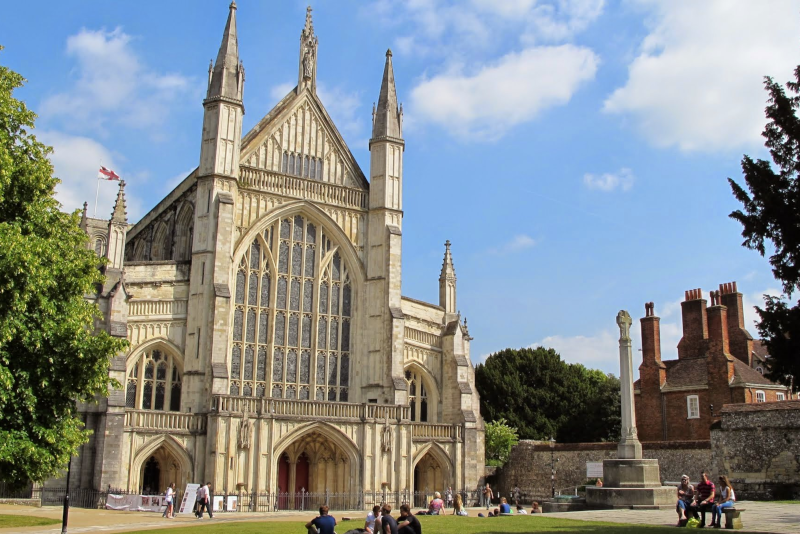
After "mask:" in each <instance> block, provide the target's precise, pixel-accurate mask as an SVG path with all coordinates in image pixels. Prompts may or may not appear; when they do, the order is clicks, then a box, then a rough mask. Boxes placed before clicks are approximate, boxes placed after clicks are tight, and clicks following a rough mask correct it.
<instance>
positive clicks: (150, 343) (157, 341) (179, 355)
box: [125, 337, 183, 369]
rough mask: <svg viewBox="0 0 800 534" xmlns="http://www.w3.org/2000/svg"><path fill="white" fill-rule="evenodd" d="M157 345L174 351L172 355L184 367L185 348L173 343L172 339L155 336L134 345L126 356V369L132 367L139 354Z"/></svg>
mask: <svg viewBox="0 0 800 534" xmlns="http://www.w3.org/2000/svg"><path fill="white" fill-rule="evenodd" d="M156 345H163V346H164V347H165V349H166V351H167V352H170V353H172V356H174V357H175V359H176V360H177V362H178V364H179V365H180V366H181V368H183V350H182V349H181V348H180V347H179V346H178V345H176V344H175V343H173V342H172V341H170V340H169V339H167V338H165V337H154V338H151V339H148V340H147V341H145V342H144V343H142V344H141V345H137V346H136V347H134V349H133V350H132V351H131V352H130V353H129V354H128V356H127V357H126V358H125V367H126V369H129V368H130V365H131V363H132V362H133V361H135V360H136V359H137V358H138V357H139V356H141V354H142V352H145V351H146V350H148V349H150V348H157V347H155V346H156Z"/></svg>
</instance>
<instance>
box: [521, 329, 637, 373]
mask: <svg viewBox="0 0 800 534" xmlns="http://www.w3.org/2000/svg"><path fill="white" fill-rule="evenodd" d="M618 338H619V332H616V333H615V332H614V331H612V330H610V329H607V330H602V331H600V332H598V333H597V334H595V335H592V336H572V337H569V336H560V335H558V336H548V337H546V338H544V339H542V340H541V341H537V342H536V343H533V344H532V345H531V347H539V346H541V347H545V348H552V349H555V351H556V352H558V353H559V354H560V355H561V359H562V360H564V361H565V362H569V363H580V364H583V365H584V366H586V367H588V368H590V369H600V370H601V371H603V372H605V373H614V374H615V375H617V376H619V341H618ZM634 360H635V357H634Z"/></svg>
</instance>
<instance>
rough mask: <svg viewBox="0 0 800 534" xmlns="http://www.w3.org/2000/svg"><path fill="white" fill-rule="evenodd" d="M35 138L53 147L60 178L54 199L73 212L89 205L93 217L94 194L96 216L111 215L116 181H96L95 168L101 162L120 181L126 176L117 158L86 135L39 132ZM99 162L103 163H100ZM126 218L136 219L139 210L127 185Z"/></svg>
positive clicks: (115, 194)
mask: <svg viewBox="0 0 800 534" xmlns="http://www.w3.org/2000/svg"><path fill="white" fill-rule="evenodd" d="M37 138H38V139H39V140H40V141H41V142H43V143H45V144H48V145H51V146H52V147H53V153H52V154H51V155H50V161H51V163H52V164H53V167H54V168H55V175H56V176H57V177H58V178H59V179H61V183H60V184H58V186H56V199H57V200H58V201H59V202H60V203H61V205H62V207H63V209H64V211H68V212H72V211H74V210H76V209H79V208H81V207H82V206H83V203H84V202H88V204H89V216H90V217H93V216H94V213H95V212H94V200H95V195H96V194H97V198H98V200H97V218H100V219H107V218H108V217H110V215H111V211H112V209H113V207H114V201H115V200H116V198H117V190H118V183H117V182H108V181H104V180H101V181H99V189H98V180H97V170H98V169H99V168H100V165H101V164H102V165H103V166H104V167H108V168H110V169H113V170H114V171H115V172H116V173H117V174H119V175H120V176H121V177H122V179H123V180H125V179H126V178H127V176H126V175H125V173H124V172H123V171H124V169H123V168H122V167H121V166H120V164H119V161H118V158H117V157H116V156H115V154H114V153H113V152H111V151H110V150H108V149H107V148H106V147H104V146H103V145H101V144H100V143H98V142H97V141H94V140H93V139H89V138H87V137H79V136H71V135H66V134H64V133H61V132H54V131H49V132H48V131H40V132H38V133H37ZM101 162H102V163H101ZM125 198H126V201H127V208H128V220H129V221H130V220H136V218H137V217H138V214H139V213H140V211H141V204H140V202H139V199H137V198H136V197H134V196H133V195H131V193H130V188H128V190H126V195H125Z"/></svg>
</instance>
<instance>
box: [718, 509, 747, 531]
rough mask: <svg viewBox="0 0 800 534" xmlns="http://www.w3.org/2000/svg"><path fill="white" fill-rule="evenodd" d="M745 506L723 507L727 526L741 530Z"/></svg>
mask: <svg viewBox="0 0 800 534" xmlns="http://www.w3.org/2000/svg"><path fill="white" fill-rule="evenodd" d="M744 511H745V508H723V509H722V512H723V513H724V514H725V528H727V529H731V530H734V529H735V530H739V529H741V528H742V518H741V515H742V512H744Z"/></svg>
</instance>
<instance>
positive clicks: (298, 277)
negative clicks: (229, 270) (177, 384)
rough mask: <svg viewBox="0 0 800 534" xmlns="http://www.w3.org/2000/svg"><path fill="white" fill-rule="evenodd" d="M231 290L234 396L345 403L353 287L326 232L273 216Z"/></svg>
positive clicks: (299, 219)
mask: <svg viewBox="0 0 800 534" xmlns="http://www.w3.org/2000/svg"><path fill="white" fill-rule="evenodd" d="M311 159H313V158H311ZM287 160H288V161H287V164H288V165H289V168H290V169H291V166H292V163H291V162H292V155H288V156H287ZM296 161H297V163H298V164H301V163H300V162H302V161H303V159H302V158H299V157H298V158H297V159H296ZM309 165H310V163H309ZM310 174H311V171H310V170H309V176H310ZM234 295H235V309H234V312H233V347H232V349H231V360H230V370H231V373H230V376H231V386H230V393H231V394H232V395H239V394H242V395H244V394H248V395H249V394H255V395H257V396H263V395H271V396H272V397H284V398H297V399H301V400H307V399H312V398H313V399H316V400H331V401H347V400H348V398H349V387H350V374H351V373H350V339H351V337H350V317H351V313H352V299H353V287H352V283H351V280H350V275H349V271H348V267H347V265H346V262H345V261H344V259H343V258H342V257H341V255H340V254H339V252H338V251H337V250H336V247H335V246H333V245H332V243H331V240H330V238H328V237H327V236H326V235H325V234H324V232H322V231H320V229H319V228H318V227H317V226H316V225H315V224H314V223H313V222H311V221H309V220H308V219H306V218H305V217H303V216H300V215H296V216H294V217H287V218H284V219H281V220H279V221H276V222H275V223H274V224H273V225H272V226H271V227H270V228H267V229H266V230H265V231H264V232H263V233H262V235H260V236H258V237H257V238H256V239H255V240H254V241H253V242H252V244H251V245H250V247H249V248H248V250H247V251H246V252H245V254H244V255H243V257H242V258H241V260H240V262H239V268H238V271H237V274H236V288H235V290H234ZM273 325H274V326H273ZM251 347H252V348H251ZM248 348H250V352H247V350H248ZM248 355H250V356H248ZM252 355H255V356H254V357H253V356H252ZM268 355H269V356H268ZM313 355H316V357H312V356H313ZM253 367H254V368H253ZM245 387H246V389H245ZM245 391H249V392H253V393H245ZM240 392H241V393H240Z"/></svg>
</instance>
